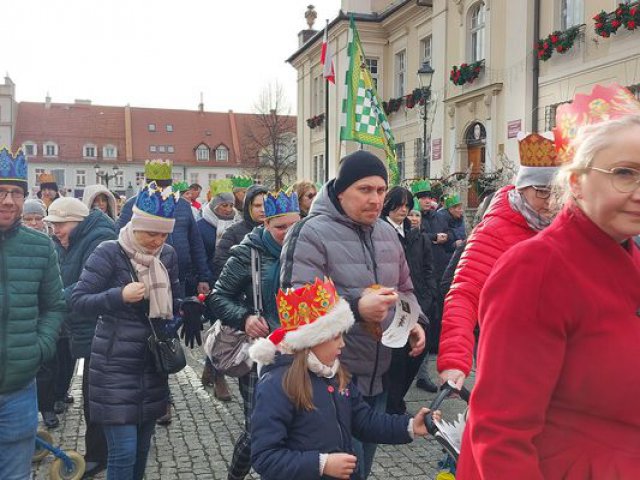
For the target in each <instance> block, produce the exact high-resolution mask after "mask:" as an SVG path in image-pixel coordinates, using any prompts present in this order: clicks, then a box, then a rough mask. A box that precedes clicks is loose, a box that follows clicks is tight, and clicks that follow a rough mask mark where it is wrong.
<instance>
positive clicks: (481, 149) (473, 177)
mask: <svg viewBox="0 0 640 480" xmlns="http://www.w3.org/2000/svg"><path fill="white" fill-rule="evenodd" d="M464 138H465V143H466V144H467V167H468V169H469V172H470V175H469V183H470V184H471V185H470V186H469V191H468V194H467V206H468V207H469V208H477V207H478V205H479V204H480V202H479V200H478V190H477V189H476V188H475V182H476V181H477V179H478V177H479V176H480V175H481V174H482V172H483V171H484V165H485V146H486V143H487V130H486V129H485V128H484V125H482V124H481V123H480V122H473V123H472V124H471V125H469V127H467V131H466V132H465V135H464Z"/></svg>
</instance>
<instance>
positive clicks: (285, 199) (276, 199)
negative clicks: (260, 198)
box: [264, 190, 300, 218]
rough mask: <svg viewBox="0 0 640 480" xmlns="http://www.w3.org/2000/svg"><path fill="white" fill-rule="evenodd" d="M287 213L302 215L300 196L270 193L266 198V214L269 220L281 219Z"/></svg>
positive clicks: (293, 193)
mask: <svg viewBox="0 0 640 480" xmlns="http://www.w3.org/2000/svg"><path fill="white" fill-rule="evenodd" d="M287 213H300V204H299V203H298V194H297V193H296V192H292V193H290V194H288V195H287V194H286V193H285V192H284V191H282V190H280V191H279V192H278V193H276V194H272V193H271V192H269V193H268V194H267V196H266V197H265V198H264V214H265V216H266V217H267V218H273V217H279V216H280V215H286V214H287Z"/></svg>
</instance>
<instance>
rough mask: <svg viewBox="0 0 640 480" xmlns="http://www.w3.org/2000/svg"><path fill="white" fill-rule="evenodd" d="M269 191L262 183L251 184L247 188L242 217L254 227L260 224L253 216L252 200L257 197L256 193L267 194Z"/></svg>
mask: <svg viewBox="0 0 640 480" xmlns="http://www.w3.org/2000/svg"><path fill="white" fill-rule="evenodd" d="M267 192H268V190H267V188H266V187H263V186H262V185H251V186H250V187H249V188H248V189H247V193H246V195H245V197H244V208H243V210H242V217H243V219H244V221H245V222H247V223H248V224H249V225H251V226H252V227H257V226H258V225H259V224H258V223H257V222H255V221H254V220H253V218H251V202H253V199H254V198H256V195H260V194H263V195H266V194H267Z"/></svg>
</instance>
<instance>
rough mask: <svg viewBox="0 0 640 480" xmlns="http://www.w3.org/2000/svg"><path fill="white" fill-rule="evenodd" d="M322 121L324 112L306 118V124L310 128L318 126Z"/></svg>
mask: <svg viewBox="0 0 640 480" xmlns="http://www.w3.org/2000/svg"><path fill="white" fill-rule="evenodd" d="M323 122H324V113H321V114H320V115H316V116H315V117H311V118H307V126H308V127H309V128H312V129H313V128H316V127H319V126H320V125H322V123H323Z"/></svg>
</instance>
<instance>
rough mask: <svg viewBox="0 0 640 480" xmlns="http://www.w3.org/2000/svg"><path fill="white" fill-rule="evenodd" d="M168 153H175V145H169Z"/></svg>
mask: <svg viewBox="0 0 640 480" xmlns="http://www.w3.org/2000/svg"><path fill="white" fill-rule="evenodd" d="M167 152H169V153H173V152H175V149H174V148H173V145H167Z"/></svg>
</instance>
